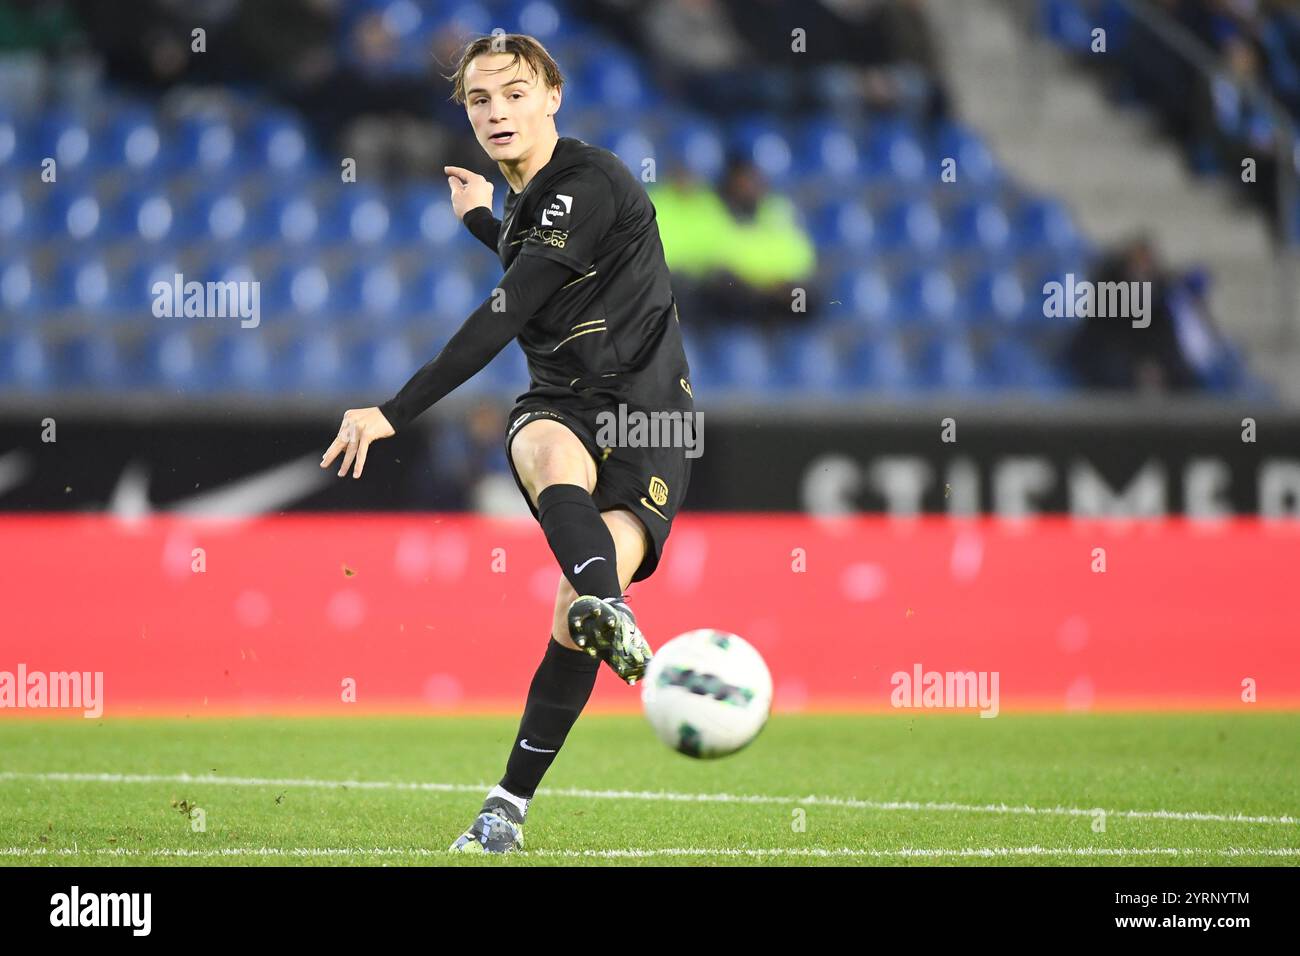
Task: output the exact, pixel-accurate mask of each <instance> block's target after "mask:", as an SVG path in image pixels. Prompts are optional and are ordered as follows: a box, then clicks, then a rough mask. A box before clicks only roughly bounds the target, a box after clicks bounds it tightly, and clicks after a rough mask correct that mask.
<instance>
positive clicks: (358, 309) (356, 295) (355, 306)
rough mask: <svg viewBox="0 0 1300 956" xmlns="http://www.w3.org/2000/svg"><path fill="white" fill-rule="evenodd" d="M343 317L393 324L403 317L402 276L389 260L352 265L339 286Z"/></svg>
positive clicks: (340, 306) (339, 301) (339, 302)
mask: <svg viewBox="0 0 1300 956" xmlns="http://www.w3.org/2000/svg"><path fill="white" fill-rule="evenodd" d="M337 304H338V307H339V308H340V309H341V310H342V311H343V313H344V314H347V315H350V316H356V317H359V318H368V319H373V320H377V321H381V322H393V321H395V320H396V319H398V318H399V317H400V316H401V314H402V277H401V275H400V274H399V273H398V271H397V268H396V267H395V266H394V265H393V264H392V262H390V261H389V260H388V259H379V260H377V261H374V262H368V263H359V264H357V265H355V266H353V267H352V268H351V269H350V270H349V271H348V272H347V273H346V274H345V275H344V276H343V278H342V281H341V282H340V284H339V295H338V300H337Z"/></svg>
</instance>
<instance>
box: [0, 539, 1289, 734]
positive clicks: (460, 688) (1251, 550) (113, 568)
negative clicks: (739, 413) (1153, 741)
mask: <svg viewBox="0 0 1300 956" xmlns="http://www.w3.org/2000/svg"><path fill="white" fill-rule="evenodd" d="M0 538H2V539H3V542H4V547H3V549H2V553H0V581H3V586H4V593H5V606H4V615H3V625H2V627H3V631H2V633H0V672H10V673H16V669H17V668H18V666H19V665H22V666H23V667H24V668H25V670H26V671H27V672H29V673H30V672H34V671H43V672H60V671H74V670H75V671H81V672H96V671H98V672H102V673H103V681H104V698H105V704H104V714H105V716H110V717H111V716H125V715H132V714H143V713H155V712H168V713H189V714H193V715H195V716H198V715H200V714H224V713H259V712H294V711H304V712H317V713H338V714H340V715H342V714H345V713H349V712H356V711H386V710H407V711H414V712H428V713H440V712H449V711H451V712H462V711H469V710H501V711H505V712H518V711H519V709H520V708H521V706H522V702H523V698H524V695H525V693H526V690H527V687H528V682H529V680H530V679H531V677H532V673H533V670H534V668H535V667H536V665H537V663H538V661H539V660H540V659H541V656H542V653H543V651H544V649H545V642H546V640H547V637H548V634H549V626H550V620H551V609H552V605H553V602H554V598H555V591H556V585H557V582H558V579H559V571H558V569H557V568H556V566H555V562H554V560H553V558H552V557H551V555H550V552H549V550H548V549H547V547H546V543H545V540H544V538H543V537H542V535H541V533H540V530H539V529H538V527H537V525H536V523H534V522H532V521H531V520H523V521H515V520H493V519H487V518H481V517H471V516H464V515H412V514H399V515H375V514H355V515H328V516H325V515H292V516H279V517H267V518H259V519H253V520H248V521H241V522H228V521H195V520H190V519H185V518H179V517H152V518H149V519H145V520H142V521H139V522H135V523H123V522H121V521H118V520H115V519H112V518H107V517H103V516H99V515H88V514H87V515H73V516H64V515H60V516H48V515H47V516H7V517H5V518H4V519H3V521H0ZM1297 568H1300V525H1297V524H1296V523H1294V522H1291V523H1276V524H1270V523H1267V522H1262V521H1260V520H1257V519H1253V518H1239V519H1238V518H1234V519H1227V520H1225V521H1223V522H1221V523H1217V524H1214V525H1206V524H1198V523H1194V522H1188V521H1186V520H1185V519H1169V520H1161V521H1134V522H1130V523H1127V524H1111V523H1100V522H1081V521H1075V520H1071V519H1069V518H1061V517H1050V518H1037V519H1032V520H1030V521H1028V522H1025V523H1021V524H1013V523H1006V522H1002V521H999V520H996V519H989V518H980V519H972V520H969V521H953V520H950V519H947V518H942V517H920V518H916V519H911V520H897V519H894V520H891V519H889V518H885V517H869V516H860V517H853V518H846V519H843V520H839V521H834V522H826V521H818V520H816V519H812V518H808V517H803V516H793V515H759V514H744V515H734V514H732V515H700V514H691V513H688V514H684V515H681V516H680V517H679V518H678V519H677V522H676V524H675V526H674V529H673V533H672V536H671V538H670V539H669V542H668V546H667V550H666V553H665V556H664V560H663V563H662V564H661V566H660V569H659V571H658V572H657V573H656V574H655V575H654V576H653V577H652V578H651V579H649V580H648V581H645V582H641V583H638V584H636V585H633V586H632V588H631V589H630V590H629V596H630V601H631V604H632V606H633V608H634V609H635V610H636V612H637V615H638V619H639V621H640V623H641V626H642V629H643V630H644V631H645V633H646V634H647V636H648V637H649V638H650V641H651V643H652V644H653V645H655V646H658V645H659V644H661V643H662V642H664V641H666V640H668V639H669V638H670V637H672V636H673V635H676V634H679V633H681V632H683V631H687V630H691V629H694V628H699V627H714V628H720V629H724V630H728V631H732V632H735V633H737V634H740V635H742V636H743V637H745V638H746V639H748V640H749V641H751V642H752V643H753V644H754V645H755V646H756V647H757V648H758V649H759V650H760V651H761V652H762V654H763V655H764V657H765V658H766V660H767V662H768V665H769V667H770V668H771V670H772V674H773V678H774V683H775V687H776V697H775V704H774V707H775V709H776V710H777V711H797V710H806V709H822V708H852V709H862V710H890V709H891V708H892V704H891V693H892V692H893V691H894V689H895V688H896V686H897V685H898V683H899V681H900V680H901V678H898V677H897V676H896V675H899V674H908V675H909V676H910V675H914V674H926V673H930V672H938V673H945V672H968V671H974V672H980V673H987V674H993V673H996V674H997V675H998V686H999V694H1000V709H1001V710H1002V711H1009V710H1020V709H1050V710H1080V711H1086V710H1095V709H1116V708H1130V707H1138V708H1172V707H1198V708H1233V709H1238V708H1247V707H1256V708H1274V707H1295V706H1298V705H1300V626H1297V625H1298V622H1300V614H1298V613H1297V595H1298V593H1300V588H1298V587H1297V581H1298V574H1300V572H1298V571H1297ZM349 681H350V682H351V686H352V687H354V688H355V702H348V701H345V700H344V696H345V693H344V690H345V688H346V687H348V686H349V684H348V682H349ZM1252 696H1253V697H1254V700H1253V701H1252V700H1250V699H1249V698H1250V697H1252ZM1243 698H1245V699H1243ZM590 706H591V707H592V708H593V709H600V710H618V709H634V708H636V707H637V706H639V693H638V692H637V691H636V690H633V689H629V688H627V687H626V686H624V685H622V684H621V683H619V682H618V681H617V679H615V678H614V677H613V676H612V674H610V673H608V672H604V673H602V676H601V678H600V680H599V682H598V684H597V688H596V691H595V694H594V696H593V698H592V703H591V705H590ZM18 713H20V711H19V710H18V709H15V710H8V711H0V716H5V717H12V716H15V715H16V714H18ZM28 713H33V712H31V711H28ZM46 713H51V712H50V711H46ZM33 715H34V714H33Z"/></svg>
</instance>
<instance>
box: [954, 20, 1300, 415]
mask: <svg viewBox="0 0 1300 956" xmlns="http://www.w3.org/2000/svg"><path fill="white" fill-rule="evenodd" d="M932 9H933V10H934V13H933V14H932V21H933V23H934V27H935V29H936V30H937V31H938V33H939V36H940V40H941V42H942V44H943V48H944V52H945V62H946V64H947V68H948V70H949V80H950V84H951V88H952V90H953V93H954V97H955V100H956V108H957V111H958V114H959V115H960V116H961V117H962V118H963V120H964V121H965V122H967V123H969V124H970V125H972V126H974V127H975V128H977V129H979V130H980V131H981V132H982V133H983V134H984V135H985V137H986V138H987V141H988V142H989V144H990V147H991V148H992V149H993V150H994V152H995V153H996V154H997V156H998V157H999V160H1000V161H1001V163H1002V164H1003V165H1004V166H1005V168H1007V169H1008V170H1009V171H1010V172H1011V174H1012V175H1013V176H1014V177H1016V178H1017V179H1019V180H1020V181H1021V182H1023V183H1024V184H1026V185H1027V186H1030V187H1032V188H1036V189H1040V190H1043V191H1046V192H1051V193H1055V194H1056V195H1058V196H1060V197H1061V198H1063V199H1064V200H1065V201H1066V202H1067V203H1068V204H1069V206H1070V207H1071V209H1072V211H1073V212H1074V214H1075V216H1076V217H1077V220H1078V222H1079V223H1080V225H1081V227H1082V229H1083V231H1084V233H1085V234H1086V235H1087V236H1088V237H1089V239H1090V240H1091V241H1093V242H1095V243H1097V244H1099V245H1101V246H1106V245H1108V244H1110V243H1113V242H1118V241H1121V240H1123V239H1125V238H1127V237H1130V236H1132V235H1133V234H1134V233H1136V232H1139V231H1146V232H1148V233H1150V234H1151V235H1152V236H1153V237H1154V238H1155V240H1156V243H1157V246H1158V248H1159V249H1160V250H1161V253H1162V255H1163V256H1164V257H1165V259H1166V261H1167V262H1168V263H1169V264H1170V265H1171V266H1174V267H1187V266H1193V265H1204V266H1207V267H1208V268H1209V270H1210V272H1211V275H1212V276H1213V278H1214V282H1213V286H1212V289H1211V305H1212V308H1213V310H1214V315H1215V317H1216V319H1217V320H1218V322H1219V324H1220V327H1221V328H1222V329H1223V330H1224V332H1225V333H1226V334H1227V335H1228V336H1229V337H1230V338H1231V339H1232V340H1233V341H1235V342H1236V343H1238V344H1239V345H1240V346H1241V347H1242V348H1243V349H1244V350H1245V351H1246V353H1247V354H1248V356H1249V361H1250V363H1251V367H1252V371H1254V372H1255V373H1256V374H1258V375H1259V376H1260V377H1261V378H1263V379H1265V380H1266V381H1269V382H1272V383H1274V384H1275V385H1277V386H1278V387H1279V389H1280V393H1281V394H1282V396H1283V398H1284V399H1285V400H1288V401H1289V402H1294V403H1300V312H1297V314H1294V315H1292V317H1291V322H1290V326H1289V328H1283V324H1282V323H1280V322H1279V321H1278V319H1277V316H1278V314H1279V310H1278V302H1279V301H1280V299H1283V298H1286V297H1287V296H1286V293H1285V292H1283V291H1281V289H1280V286H1279V281H1278V267H1277V264H1276V260H1275V258H1274V254H1273V250H1272V247H1271V243H1270V240H1269V237H1268V233H1267V227H1266V223H1265V222H1264V219H1263V217H1262V216H1260V215H1258V214H1257V213H1256V212H1254V211H1252V210H1251V209H1250V208H1249V207H1248V206H1247V205H1246V204H1244V203H1242V202H1241V201H1240V200H1239V199H1238V198H1236V197H1234V194H1233V192H1232V190H1231V188H1230V185H1229V184H1227V183H1225V182H1223V181H1221V180H1216V179H1210V178H1196V177H1194V176H1193V175H1192V174H1191V172H1190V171H1189V170H1188V169H1187V168H1186V167H1185V166H1184V164H1183V162H1182V160H1181V158H1180V156H1179V152H1178V149H1177V147H1176V146H1175V145H1173V144H1172V143H1170V142H1168V141H1166V140H1164V139H1161V138H1159V137H1158V135H1157V134H1156V131H1155V127H1154V125H1153V124H1152V123H1151V122H1150V121H1149V120H1148V118H1147V117H1146V116H1145V115H1144V114H1142V113H1141V112H1139V111H1137V110H1129V109H1125V110H1117V109H1116V108H1115V107H1114V106H1112V105H1111V104H1109V103H1107V102H1106V100H1105V98H1104V95H1103V93H1102V90H1101V89H1100V87H1099V86H1098V84H1097V83H1096V82H1095V81H1094V80H1093V79H1092V78H1091V77H1089V76H1087V75H1086V74H1085V73H1083V72H1081V71H1078V70H1076V69H1074V68H1073V67H1072V66H1071V64H1070V62H1069V60H1068V58H1067V57H1066V56H1065V55H1063V54H1062V53H1061V52H1059V51H1058V50H1056V49H1055V48H1053V47H1051V46H1050V45H1049V44H1047V43H1045V42H1034V43H1033V44H1029V43H1027V42H1026V37H1025V34H1024V31H1023V29H1022V27H1021V25H1020V23H1018V22H1017V20H1016V17H1017V16H1019V15H1020V14H1019V13H1018V11H1017V7H1016V6H1014V5H1013V4H1011V3H1009V2H1007V0H962V2H960V3H952V4H947V3H945V4H943V5H942V6H941V7H940V6H935V7H933V8H932ZM958 175H960V170H959V171H958ZM1292 265H1293V268H1292V269H1291V274H1292V276H1295V275H1296V274H1297V272H1300V263H1293V264H1292ZM1293 281H1297V280H1294V279H1293ZM1290 298H1291V299H1292V303H1293V304H1292V311H1293V312H1296V311H1297V310H1296V308H1295V301H1296V297H1295V296H1291V297H1290Z"/></svg>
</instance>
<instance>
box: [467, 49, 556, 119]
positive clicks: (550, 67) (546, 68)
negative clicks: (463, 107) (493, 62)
mask: <svg viewBox="0 0 1300 956" xmlns="http://www.w3.org/2000/svg"><path fill="white" fill-rule="evenodd" d="M484 53H512V54H514V59H513V60H511V61H510V63H508V64H507V65H506V66H504V67H502V68H501V70H508V69H510V68H511V67H512V66H516V65H517V64H518V63H519V61H520V60H523V61H524V62H526V63H527V64H528V65H529V66H530V67H532V68H533V72H534V73H535V74H536V75H538V76H540V77H541V78H542V80H543V81H545V83H546V85H547V86H549V87H551V88H553V89H557V90H558V89H559V88H561V87H562V86H563V85H564V75H563V74H562V73H561V72H560V66H559V64H558V63H556V62H555V59H554V58H553V57H552V56H551V54H549V53H548V52H546V47H544V46H542V45H541V43H539V42H538V41H537V40H536V39H534V38H533V37H530V36H528V35H527V34H525V33H494V34H492V35H491V36H482V37H479V38H478V39H476V40H471V41H470V42H469V43H468V44H466V46H465V49H464V50H463V51H462V52H461V55H460V62H459V63H457V64H456V72H454V73H452V74H451V75H450V76H448V77H446V79H448V80H451V98H452V99H453V100H455V101H456V102H457V103H462V104H463V103H464V102H465V100H466V99H467V97H466V95H465V72H466V71H467V70H468V69H469V65H470V64H471V63H473V62H474V58H475V57H476V56H482V55H483V54H484ZM501 70H494V71H493V72H501Z"/></svg>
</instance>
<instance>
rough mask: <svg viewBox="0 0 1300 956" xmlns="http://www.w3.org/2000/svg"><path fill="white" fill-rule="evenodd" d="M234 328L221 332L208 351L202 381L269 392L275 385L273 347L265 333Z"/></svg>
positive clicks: (222, 387) (228, 387)
mask: <svg viewBox="0 0 1300 956" xmlns="http://www.w3.org/2000/svg"><path fill="white" fill-rule="evenodd" d="M250 331H251V330H242V329H231V330H229V331H226V332H224V333H222V334H219V335H218V336H217V338H216V341H215V342H214V343H213V345H212V348H211V349H210V350H209V351H208V352H207V354H206V356H205V359H206V371H205V373H204V375H203V380H204V381H206V382H210V383H212V385H213V386H215V387H217V388H220V389H223V390H232V391H248V392H267V391H271V390H273V388H274V378H273V374H272V373H273V363H272V355H271V350H270V348H269V347H268V345H267V342H266V336H264V335H257V334H248V333H249V332H250Z"/></svg>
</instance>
